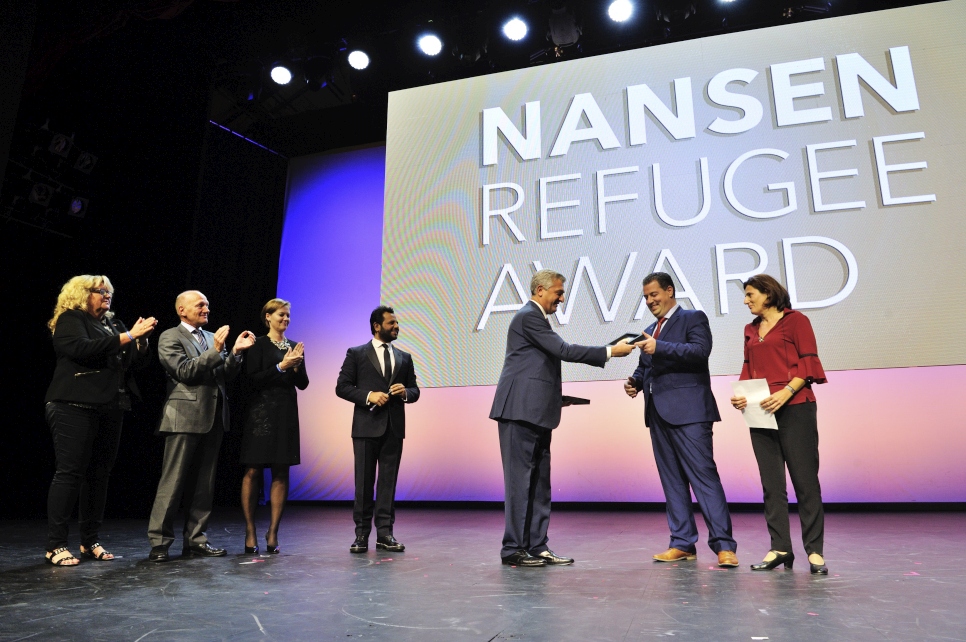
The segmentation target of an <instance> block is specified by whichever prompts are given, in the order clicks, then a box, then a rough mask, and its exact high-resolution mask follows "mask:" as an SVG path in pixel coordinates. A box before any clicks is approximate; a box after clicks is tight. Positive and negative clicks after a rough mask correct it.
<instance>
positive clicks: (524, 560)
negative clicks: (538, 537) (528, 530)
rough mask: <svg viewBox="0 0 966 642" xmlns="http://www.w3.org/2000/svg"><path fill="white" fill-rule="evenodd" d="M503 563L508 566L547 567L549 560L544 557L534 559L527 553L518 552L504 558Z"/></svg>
mask: <svg viewBox="0 0 966 642" xmlns="http://www.w3.org/2000/svg"><path fill="white" fill-rule="evenodd" d="M503 563H504V564H506V565H507V566H546V565H547V560H546V558H543V557H534V556H533V555H531V554H530V553H528V552H526V551H517V552H516V553H511V554H510V555H508V556H507V557H504V558H503Z"/></svg>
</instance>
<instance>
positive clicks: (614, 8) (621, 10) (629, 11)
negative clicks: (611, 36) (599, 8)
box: [607, 0, 634, 22]
mask: <svg viewBox="0 0 966 642" xmlns="http://www.w3.org/2000/svg"><path fill="white" fill-rule="evenodd" d="M633 13H634V5H633V4H632V3H631V1H630V0H614V2H611V3H610V6H609V7H607V15H608V16H609V17H610V19H611V20H613V21H614V22H625V21H627V20H628V19H629V18H630V17H631V15H633Z"/></svg>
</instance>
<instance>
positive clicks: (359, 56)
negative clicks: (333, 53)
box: [349, 49, 369, 70]
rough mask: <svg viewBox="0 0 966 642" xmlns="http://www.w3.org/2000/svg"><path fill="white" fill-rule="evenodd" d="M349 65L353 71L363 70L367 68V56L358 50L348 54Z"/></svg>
mask: <svg viewBox="0 0 966 642" xmlns="http://www.w3.org/2000/svg"><path fill="white" fill-rule="evenodd" d="M349 65H350V66H351V67H352V68H353V69H359V70H362V69H365V68H366V67H368V66H369V56H367V55H366V52H364V51H359V50H358V49H357V50H355V51H352V52H350V53H349Z"/></svg>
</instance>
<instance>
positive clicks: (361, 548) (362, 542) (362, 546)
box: [349, 535, 369, 553]
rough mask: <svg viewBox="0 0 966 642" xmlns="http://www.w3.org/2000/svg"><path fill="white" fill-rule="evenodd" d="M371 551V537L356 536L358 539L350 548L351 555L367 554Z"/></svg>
mask: <svg viewBox="0 0 966 642" xmlns="http://www.w3.org/2000/svg"><path fill="white" fill-rule="evenodd" d="M368 550H369V537H368V536H366V535H356V539H355V541H354V542H352V546H350V547H349V552H350V553H365V552H366V551H368Z"/></svg>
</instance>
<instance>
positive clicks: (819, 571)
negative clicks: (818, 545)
mask: <svg viewBox="0 0 966 642" xmlns="http://www.w3.org/2000/svg"><path fill="white" fill-rule="evenodd" d="M812 555H816V556H817V557H821V558H822V563H821V564H813V563H812ZM812 555H809V556H808V570H809V571H811V573H812V575H828V567H827V566H826V565H825V558H824V557H823V556H822V555H819V554H818V553H812Z"/></svg>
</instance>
